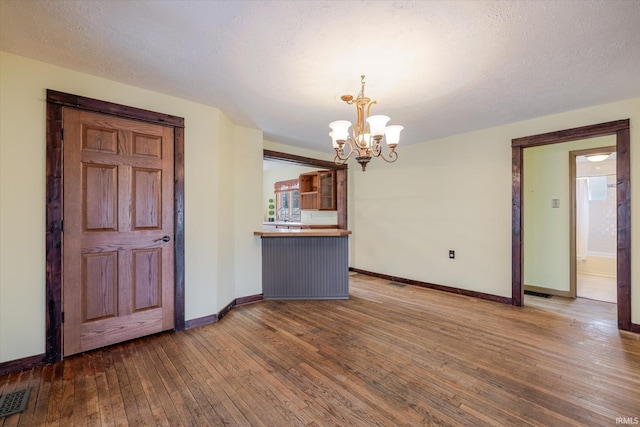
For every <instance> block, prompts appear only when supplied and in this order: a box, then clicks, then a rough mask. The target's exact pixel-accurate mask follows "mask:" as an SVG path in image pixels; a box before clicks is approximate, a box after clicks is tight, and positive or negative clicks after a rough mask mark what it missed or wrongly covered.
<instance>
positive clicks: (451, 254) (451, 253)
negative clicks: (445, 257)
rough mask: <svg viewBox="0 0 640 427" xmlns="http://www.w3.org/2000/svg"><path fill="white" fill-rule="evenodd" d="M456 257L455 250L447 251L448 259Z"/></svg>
mask: <svg viewBox="0 0 640 427" xmlns="http://www.w3.org/2000/svg"><path fill="white" fill-rule="evenodd" d="M455 258H456V251H449V259H455Z"/></svg>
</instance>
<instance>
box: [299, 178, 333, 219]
mask: <svg viewBox="0 0 640 427" xmlns="http://www.w3.org/2000/svg"><path fill="white" fill-rule="evenodd" d="M299 183H300V209H302V210H324V211H335V210H336V173H335V171H330V170H321V171H315V172H308V173H303V174H301V175H300V177H299Z"/></svg>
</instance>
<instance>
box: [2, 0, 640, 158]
mask: <svg viewBox="0 0 640 427" xmlns="http://www.w3.org/2000/svg"><path fill="white" fill-rule="evenodd" d="M0 49H1V50H3V51H7V52H10V53H15V54H18V55H22V56H25V57H29V58H34V59H37V60H40V61H44V62H48V63H52V64H56V65H60V66H63V67H67V68H71V69H75V70H78V71H82V72H85V73H89V74H93V75H96V76H100V77H104V78H107V79H111V80H116V81H120V82H123V83H127V84H130V85H134V86H138V87H142V88H146V89H150V90H153V91H157V92H162V93H166V94H169V95H173V96H177V97H180V98H185V99H189V100H192V101H196V102H199V103H203V104H207V105H211V106H214V107H218V108H220V109H221V110H223V111H224V112H225V113H226V114H227V115H228V116H229V118H230V119H231V120H233V121H234V122H236V123H238V124H242V125H245V126H250V127H257V128H259V129H262V130H263V131H264V133H265V137H266V138H267V139H271V140H274V141H278V142H283V143H288V144H293V145H297V146H301V147H305V148H314V149H318V150H323V151H331V148H330V141H329V137H328V136H327V133H328V131H329V128H328V126H327V125H328V123H329V122H331V121H333V120H337V119H347V120H350V121H352V122H353V121H354V120H355V108H354V107H352V106H348V105H346V104H344V103H343V102H342V101H340V96H341V95H343V94H352V95H356V94H357V92H358V90H359V81H360V77H359V76H360V75H361V74H366V76H367V78H366V81H367V87H366V94H367V95H368V96H370V97H371V98H373V99H376V100H377V101H378V105H376V106H375V107H373V109H372V114H373V113H374V112H375V113H377V114H387V115H389V116H390V117H391V122H390V124H402V125H404V126H405V131H404V132H403V135H402V139H401V143H402V144H409V143H417V142H422V141H427V140H430V139H434V138H438V137H443V136H447V135H452V134H457V133H461V132H466V131H470V130H474V129H480V128H486V127H490V126H495V125H500V124H504V123H509V122H514V121H518V120H524V119H528V118H533V117H539V116H543V115H547V114H553V113H557V112H561V111H567V110H571V109H576V108H582V107H587V106H591V105H596V104H601V103H606V102H611V101H615V100H620V99H627V98H632V97H637V96H640V1H638V0H623V1H618V0H607V1H561V0H554V1H499V2H496V1H411V2H403V1H189V0H183V1H170V0H165V1H138V0H130V1H115V0H114V1H98V0H93V1H87V0H81V1H60V0H50V1H41V0H36V1H34V0H20V1H14V0H0ZM516 136H517V135H516Z"/></svg>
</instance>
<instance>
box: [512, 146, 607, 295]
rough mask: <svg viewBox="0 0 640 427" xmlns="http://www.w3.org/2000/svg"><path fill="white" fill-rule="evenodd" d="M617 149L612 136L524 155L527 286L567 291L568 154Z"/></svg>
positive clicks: (523, 199) (532, 150)
mask: <svg viewBox="0 0 640 427" xmlns="http://www.w3.org/2000/svg"><path fill="white" fill-rule="evenodd" d="M615 145H616V137H615V136H614V135H610V136H605V137H601V138H591V139H585V140H580V141H571V142H566V143H563V144H553V145H544V146H541V147H531V148H526V149H525V150H524V151H523V152H524V166H523V170H524V174H523V179H522V182H523V191H522V205H523V213H522V218H523V220H524V238H523V245H524V269H523V273H524V283H525V285H530V286H537V287H541V288H548V289H556V290H559V291H567V292H568V291H569V273H570V260H571V259H570V256H569V249H570V248H569V245H570V241H569V233H570V227H569V225H570V221H569V217H570V204H571V200H570V198H569V191H570V187H569V152H570V151H576V150H584V149H588V148H597V147H609V146H615ZM552 199H558V200H559V207H558V208H552V207H551V200H552Z"/></svg>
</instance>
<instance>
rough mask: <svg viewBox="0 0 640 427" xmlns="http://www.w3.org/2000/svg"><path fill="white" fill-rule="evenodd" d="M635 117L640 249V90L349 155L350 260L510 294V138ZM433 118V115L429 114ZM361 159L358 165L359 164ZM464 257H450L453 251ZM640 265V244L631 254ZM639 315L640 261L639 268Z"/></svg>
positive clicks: (637, 302) (637, 310)
mask: <svg viewBox="0 0 640 427" xmlns="http://www.w3.org/2000/svg"><path fill="white" fill-rule="evenodd" d="M626 118H630V119H631V178H632V179H631V182H632V185H631V191H632V206H631V214H632V226H631V229H632V247H633V248H640V207H638V206H639V204H640V185H634V183H637V182H638V180H637V175H638V173H639V172H638V171H640V149H639V148H638V147H640V129H639V128H638V127H637V124H638V123H640V98H635V99H631V100H626V101H621V102H615V103H611V104H606V105H599V106H595V107H591V108H585V109H582V110H575V111H569V112H565V113H561V114H555V115H551V116H546V117H540V118H537V119H533V120H527V121H522V122H518V123H511V124H508V125H504V126H498V127H494V128H490V129H484V130H479V131H476V132H470V133H466V134H461V135H455V136H452V137H448V138H443V139H438V140H434V141H427V142H423V143H419V144H415V145H410V146H402V145H400V146H399V148H398V150H399V159H398V161H397V162H396V163H393V164H386V163H384V162H381V161H380V160H377V159H374V160H372V162H371V164H370V165H369V167H368V168H367V171H366V172H364V173H363V172H360V171H354V169H355V167H354V164H353V162H351V169H352V171H351V174H350V176H349V179H350V181H349V185H350V192H351V194H352V195H353V197H354V200H353V203H352V204H351V205H350V206H349V208H350V210H349V217H350V227H351V229H352V231H353V235H352V236H351V266H353V267H356V268H361V269H364V270H370V271H375V272H379V273H385V274H389V275H394V276H399V277H405V278H409V279H414V280H420V281H424V282H431V283H437V284H441V285H446V286H454V287H458V288H463V289H469V290H474V291H479V292H486V293H489V294H494V295H501V296H505V297H510V296H511V140H512V139H513V138H518V137H523V136H528V135H536V134H540V133H545V132H552V131H556V130H560V129H569V128H574V127H578V126H586V125H590V124H595V123H602V122H607V121H612V120H619V119H626ZM425 120H428V117H427V118H425ZM356 166H357V165H356ZM449 249H454V250H456V255H457V258H456V259H455V260H449V259H448V258H447V254H448V250H449ZM632 257H633V258H632V265H640V250H634V251H633V253H632ZM631 294H632V321H633V322H634V323H640V269H633V271H632V289H631Z"/></svg>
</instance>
